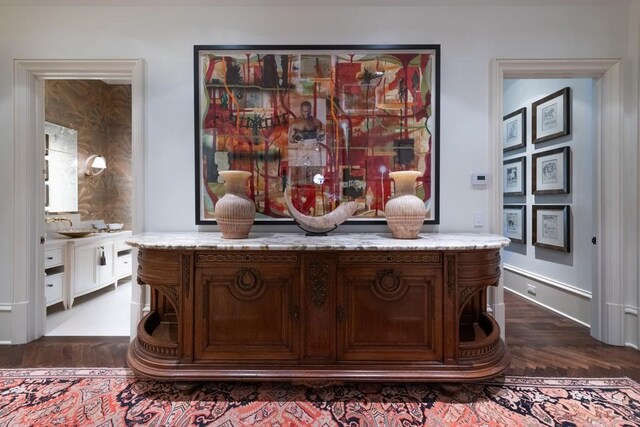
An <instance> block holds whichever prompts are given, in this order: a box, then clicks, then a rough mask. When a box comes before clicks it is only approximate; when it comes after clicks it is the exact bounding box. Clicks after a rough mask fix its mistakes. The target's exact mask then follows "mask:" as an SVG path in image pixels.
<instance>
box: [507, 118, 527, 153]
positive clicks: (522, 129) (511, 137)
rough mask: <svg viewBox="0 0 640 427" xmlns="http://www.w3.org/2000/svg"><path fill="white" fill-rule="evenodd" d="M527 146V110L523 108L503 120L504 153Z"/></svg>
mask: <svg viewBox="0 0 640 427" xmlns="http://www.w3.org/2000/svg"><path fill="white" fill-rule="evenodd" d="M526 145H527V108H526V107H522V108H520V109H518V110H516V111H514V112H512V113H509V114H507V115H506V116H504V117H503V118H502V151H503V152H505V153H506V152H507V151H511V150H517V149H518V148H522V147H525V146H526Z"/></svg>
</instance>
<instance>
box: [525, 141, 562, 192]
mask: <svg viewBox="0 0 640 427" xmlns="http://www.w3.org/2000/svg"><path fill="white" fill-rule="evenodd" d="M531 163H532V166H531V167H532V168H533V169H532V171H531V174H532V175H531V181H532V182H531V192H532V193H533V194H568V193H569V192H570V190H571V187H570V179H571V148H570V147H562V148H558V149H555V150H549V151H545V152H543V153H537V154H534V155H533V156H531Z"/></svg>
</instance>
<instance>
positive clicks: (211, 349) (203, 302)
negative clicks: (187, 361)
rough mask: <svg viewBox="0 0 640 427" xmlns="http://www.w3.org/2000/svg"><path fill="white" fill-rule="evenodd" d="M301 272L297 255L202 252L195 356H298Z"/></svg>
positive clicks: (198, 264) (198, 267)
mask: <svg viewBox="0 0 640 427" xmlns="http://www.w3.org/2000/svg"><path fill="white" fill-rule="evenodd" d="M299 275H300V274H299V268H298V256H297V255H294V254H250V255H240V254H238V255H235V254H228V253H227V254H225V253H215V254H211V253H207V254H197V255H196V278H195V287H196V295H198V296H201V299H197V300H196V301H195V312H194V314H195V319H194V328H195V330H196V331H201V332H200V333H196V334H195V335H196V337H195V342H194V346H195V349H194V358H195V359H196V360H218V361H225V362H227V361H228V362H233V361H236V360H261V361H268V360H269V359H271V360H292V359H297V358H298V357H299V340H300V339H299V329H300V328H299V316H300V308H299V292H300V291H299V287H300V286H299V281H300V280H299Z"/></svg>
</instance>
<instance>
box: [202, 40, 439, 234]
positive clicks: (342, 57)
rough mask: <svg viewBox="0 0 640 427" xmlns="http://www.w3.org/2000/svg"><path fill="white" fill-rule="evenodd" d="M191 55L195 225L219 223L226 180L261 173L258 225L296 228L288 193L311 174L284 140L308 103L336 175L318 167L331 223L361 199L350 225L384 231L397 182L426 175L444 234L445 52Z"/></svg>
mask: <svg viewBox="0 0 640 427" xmlns="http://www.w3.org/2000/svg"><path fill="white" fill-rule="evenodd" d="M193 54H194V129H195V131H194V136H195V189H196V203H195V205H196V206H195V207H196V212H195V216H196V218H195V222H196V224H215V223H216V220H215V203H216V201H217V198H219V197H220V196H221V195H222V194H223V192H224V186H223V184H222V182H221V180H220V179H218V171H219V170H227V169H240V170H250V171H251V172H252V177H251V178H250V179H249V180H248V181H249V185H248V187H247V188H248V195H249V197H250V198H252V199H253V200H254V201H255V203H256V219H255V221H254V223H256V224H294V221H293V220H292V218H291V217H290V216H289V214H288V211H287V209H286V206H285V203H284V196H283V193H284V188H285V187H286V186H292V185H296V184H298V183H297V182H296V181H298V180H300V179H304V177H303V178H300V176H302V175H304V174H294V173H293V172H292V167H291V164H292V158H291V157H290V156H289V154H290V153H292V152H293V153H295V152H296V151H295V150H293V151H292V146H291V144H292V142H291V139H286V138H287V135H288V134H289V132H288V130H289V125H290V123H292V122H293V121H294V120H296V119H297V117H298V116H297V114H298V113H299V111H300V112H301V111H302V101H303V100H309V101H310V102H311V104H312V110H313V112H312V115H313V116H314V117H317V118H318V120H319V121H320V122H321V123H322V126H321V128H322V130H323V131H326V132H324V136H323V138H326V139H323V140H322V141H320V140H319V139H318V141H319V142H318V145H320V147H321V148H320V151H321V152H322V158H323V159H325V158H326V159H327V160H326V164H325V163H324V160H323V163H318V165H312V166H318V167H320V168H322V170H323V171H322V173H323V174H324V175H323V177H322V178H323V179H322V180H313V181H312V182H309V184H310V186H312V185H314V184H315V185H316V186H315V187H312V190H317V188H318V186H321V191H320V192H321V195H320V198H319V200H320V203H322V204H324V207H325V209H324V212H325V213H327V212H328V211H330V210H331V209H332V207H335V206H336V205H338V204H340V203H342V202H344V201H346V200H356V201H357V202H358V204H359V205H358V206H359V208H358V210H357V211H356V213H355V214H354V216H352V217H351V218H350V219H348V220H347V223H352V224H372V223H373V224H378V223H379V224H382V223H385V218H384V206H385V204H386V201H387V200H388V198H389V197H390V196H391V195H392V189H393V180H391V179H390V178H389V172H392V171H394V170H420V171H422V172H423V175H422V176H421V177H419V178H418V179H417V188H416V195H418V196H419V197H421V198H422V199H423V201H424V202H425V207H426V208H427V215H426V216H425V221H424V222H425V224H438V223H439V212H440V206H439V202H440V173H439V172H440V160H439V157H440V143H439V139H440V137H439V135H440V63H441V53H440V45H437V44H420V45H417V44H416V45H413V44H407V45H405V44H402V45H195V46H194V51H193ZM391 83H393V84H391ZM391 88H394V89H391ZM249 92H250V93H249ZM245 93H246V94H248V95H249V96H246V97H245V96H244V95H245ZM240 95H241V96H240ZM289 138H290V136H289ZM321 144H323V145H321ZM323 150H324V151H323ZM331 150H333V151H331ZM325 152H326V153H330V155H329V154H326V156H325ZM329 164H331V168H328V166H327V165H329ZM293 167H294V168H301V167H302V166H300V165H297V164H295V162H294V163H293ZM225 168H226V169H225ZM328 169H330V170H329V172H327V170H328ZM312 175H313V176H314V177H315V176H317V174H316V173H315V172H314V174H312ZM320 181H322V182H321V184H317V183H318V182H320ZM331 186H333V187H331ZM325 188H330V191H328V190H327V191H325ZM291 194H292V199H293V198H294V197H295V192H294V191H291ZM305 200H307V198H305ZM316 200H318V197H316ZM292 201H293V204H294V205H296V200H292ZM296 208H298V207H297V206H296ZM298 210H300V211H301V212H302V213H303V214H313V213H307V212H305V211H304V210H303V209H298ZM314 212H315V211H314Z"/></svg>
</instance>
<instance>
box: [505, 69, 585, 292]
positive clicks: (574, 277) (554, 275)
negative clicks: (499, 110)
mask: <svg viewBox="0 0 640 427" xmlns="http://www.w3.org/2000/svg"><path fill="white" fill-rule="evenodd" d="M564 87H570V88H571V99H572V102H571V134H570V135H566V136H563V137H560V138H556V139H553V140H550V141H546V142H543V143H538V144H532V143H531V139H532V137H531V126H532V123H531V122H532V114H533V110H532V108H531V104H532V103H533V102H535V101H537V100H538V99H541V98H543V97H544V96H546V95H549V94H551V93H554V92H556V91H558V90H560V89H562V88H564ZM503 106H504V114H505V115H506V114H508V113H510V112H512V111H515V110H517V109H518V108H521V107H526V108H527V144H526V146H525V147H523V148H520V149H517V150H512V151H508V152H506V153H505V154H504V159H505V160H508V159H512V158H516V157H520V156H525V158H526V161H527V165H526V166H527V171H526V195H525V196H506V197H505V198H504V203H505V204H526V205H527V221H526V222H527V240H526V243H525V244H521V243H512V244H511V245H510V246H509V247H508V248H506V249H505V251H504V258H503V259H504V263H505V264H508V265H511V266H514V267H517V268H520V269H523V270H526V271H530V272H538V273H537V274H538V275H540V276H543V277H546V278H549V279H551V280H553V281H557V282H561V283H564V284H566V285H568V286H569V287H574V288H577V289H581V290H584V291H587V292H589V293H590V292H591V290H592V284H593V274H594V273H593V266H594V255H595V252H594V246H593V245H592V244H591V237H592V236H596V225H595V215H594V212H595V205H594V202H595V191H596V188H597V187H596V179H597V173H596V168H595V154H594V153H595V121H594V117H595V111H594V90H593V81H592V80H591V79H570V80H563V79H518V80H505V81H504V98H503ZM561 147H570V148H571V165H570V172H571V177H570V182H571V189H570V192H569V194H549V195H533V194H532V190H531V189H532V185H533V181H532V171H533V159H532V155H533V154H538V153H543V152H546V151H548V150H553V149H556V148H561ZM534 204H537V205H539V204H542V205H544V204H555V205H569V206H571V227H570V228H571V230H570V245H571V251H570V252H569V253H564V252H558V251H553V250H550V249H545V248H538V247H535V246H533V232H532V220H533V215H532V209H531V206H533V205H534ZM505 286H506V287H509V283H507V282H505Z"/></svg>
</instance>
